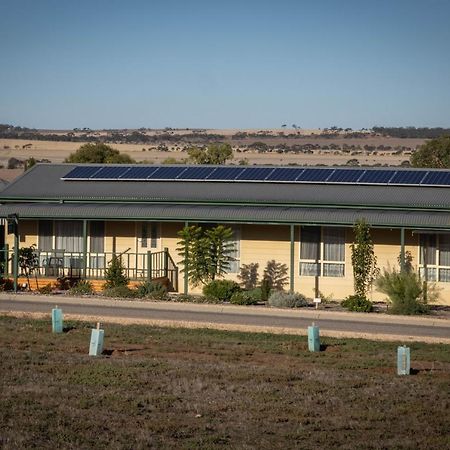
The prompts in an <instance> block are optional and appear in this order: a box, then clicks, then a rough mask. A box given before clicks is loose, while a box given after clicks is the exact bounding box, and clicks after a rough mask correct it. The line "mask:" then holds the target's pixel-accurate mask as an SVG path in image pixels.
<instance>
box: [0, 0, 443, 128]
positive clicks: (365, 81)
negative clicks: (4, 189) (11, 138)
mask: <svg viewBox="0 0 450 450" xmlns="http://www.w3.org/2000/svg"><path fill="white" fill-rule="evenodd" d="M449 18H450V1H449V0H377V1H374V0H315V1H313V0H309V1H306V0H297V1H294V0H278V1H265V0H259V1H256V0H255V1H253V0H248V1H245V0H240V1H235V0H227V1H220V2H218V1H214V0H209V1H206V0H205V1H202V0H191V1H189V0H184V1H182V0H161V1H159V0H148V1H143V0H140V1H139V0H127V1H124V0H102V1H100V0H77V1H71V0H0V57H1V59H0V123H11V124H14V125H22V126H29V127H39V128H74V127H90V128H125V127H129V128H138V127H150V128H158V127H166V126H170V127H178V128H184V127H206V128H273V127H279V126H280V125H281V124H283V123H286V124H288V125H289V126H290V125H292V124H297V125H298V126H301V127H302V128H318V127H328V126H332V125H337V126H342V127H352V128H361V127H371V126H373V125H385V126H408V125H413V126H445V127H449V126H450V27H449V25H448V21H449Z"/></svg>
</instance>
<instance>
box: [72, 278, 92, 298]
mask: <svg viewBox="0 0 450 450" xmlns="http://www.w3.org/2000/svg"><path fill="white" fill-rule="evenodd" d="M93 293H94V288H93V287H92V283H91V282H90V281H88V280H79V281H77V283H76V284H75V285H74V286H72V287H71V288H70V289H69V294H71V295H89V294H93Z"/></svg>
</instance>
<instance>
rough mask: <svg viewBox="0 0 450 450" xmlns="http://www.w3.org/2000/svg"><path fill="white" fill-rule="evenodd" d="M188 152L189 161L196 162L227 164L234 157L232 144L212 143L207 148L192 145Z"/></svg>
mask: <svg viewBox="0 0 450 450" xmlns="http://www.w3.org/2000/svg"><path fill="white" fill-rule="evenodd" d="M187 153H188V156H189V162H191V163H194V164H225V163H226V162H227V161H228V160H230V159H233V150H232V148H231V145H230V144H210V145H208V146H207V147H205V148H199V147H192V148H190V149H189V150H188V151H187Z"/></svg>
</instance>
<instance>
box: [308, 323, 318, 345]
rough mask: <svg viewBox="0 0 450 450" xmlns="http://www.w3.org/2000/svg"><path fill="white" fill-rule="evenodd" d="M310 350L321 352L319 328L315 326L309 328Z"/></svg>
mask: <svg viewBox="0 0 450 450" xmlns="http://www.w3.org/2000/svg"><path fill="white" fill-rule="evenodd" d="M308 350H309V351H310V352H320V337H319V327H316V326H315V325H314V324H313V325H312V326H310V327H308Z"/></svg>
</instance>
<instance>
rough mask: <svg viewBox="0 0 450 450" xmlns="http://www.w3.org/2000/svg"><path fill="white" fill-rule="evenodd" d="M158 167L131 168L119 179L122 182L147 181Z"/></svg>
mask: <svg viewBox="0 0 450 450" xmlns="http://www.w3.org/2000/svg"><path fill="white" fill-rule="evenodd" d="M157 170H158V167H136V166H132V167H129V170H128V171H127V172H125V173H124V174H123V175H121V176H120V177H119V179H121V180H146V179H147V177H148V176H150V175H151V174H152V173H153V172H156V171H157Z"/></svg>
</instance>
